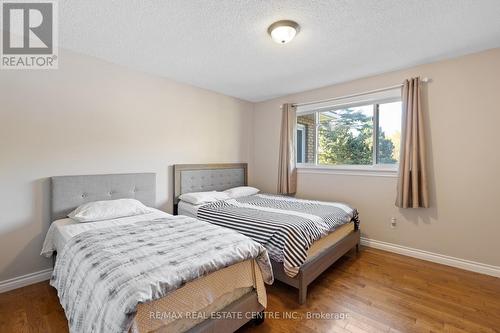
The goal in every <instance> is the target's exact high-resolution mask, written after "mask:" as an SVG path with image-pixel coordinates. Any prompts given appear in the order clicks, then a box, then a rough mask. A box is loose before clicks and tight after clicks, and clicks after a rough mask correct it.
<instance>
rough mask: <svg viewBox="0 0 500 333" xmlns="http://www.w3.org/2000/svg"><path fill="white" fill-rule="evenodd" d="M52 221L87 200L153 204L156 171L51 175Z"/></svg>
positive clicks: (65, 214)
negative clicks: (133, 201)
mask: <svg viewBox="0 0 500 333" xmlns="http://www.w3.org/2000/svg"><path fill="white" fill-rule="evenodd" d="M51 185H52V186H51V199H52V208H51V217H52V221H55V220H57V219H62V218H65V217H66V216H67V215H68V214H69V213H70V212H71V211H72V210H74V209H75V208H76V207H78V206H80V205H81V204H84V203H86V202H91V201H99V200H112V199H125V198H131V199H137V200H139V201H140V202H142V203H143V204H145V205H146V206H148V207H154V206H155V204H156V174H154V173H127V174H110V175H89V176H60V177H52V178H51Z"/></svg>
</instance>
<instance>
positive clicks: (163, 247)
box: [50, 216, 273, 333]
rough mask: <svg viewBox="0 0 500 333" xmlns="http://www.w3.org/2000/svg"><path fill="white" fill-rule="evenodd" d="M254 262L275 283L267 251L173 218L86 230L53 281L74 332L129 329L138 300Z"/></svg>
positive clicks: (64, 254) (230, 233)
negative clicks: (210, 274)
mask: <svg viewBox="0 0 500 333" xmlns="http://www.w3.org/2000/svg"><path fill="white" fill-rule="evenodd" d="M248 259H256V261H257V263H258V264H259V267H260V268H261V271H262V275H263V278H264V281H265V282H266V283H272V282H273V276H272V269H271V267H270V262H269V257H268V255H267V251H266V249H265V248H264V247H263V246H261V245H260V244H258V243H256V242H254V241H252V240H251V239H249V238H248V237H245V236H243V235H241V234H239V233H238V232H235V231H234V230H230V229H227V228H221V227H218V226H216V225H213V224H210V223H206V222H202V221H198V220H196V219H193V218H189V217H183V216H178V217H172V218H165V219H159V220H153V221H143V222H137V223H134V224H127V225H123V226H114V227H109V228H100V229H95V230H89V231H86V232H83V233H81V234H78V235H77V236H75V237H73V238H71V239H70V240H69V242H68V243H67V244H66V245H65V247H64V249H63V250H62V251H61V253H60V254H59V255H58V258H57V261H56V265H55V267H54V271H53V273H52V277H51V280H50V284H51V285H52V286H53V287H55V288H56V289H57V294H58V296H59V299H60V302H61V305H62V307H63V308H64V311H65V313H66V317H67V318H68V325H69V330H70V332H75V333H76V332H106V333H115V332H127V331H128V330H129V327H130V325H131V323H132V320H133V318H134V315H135V313H136V311H137V305H138V304H139V303H145V302H149V301H153V300H156V299H159V298H161V297H164V296H165V295H167V294H168V293H169V292H171V291H174V290H176V289H178V288H180V287H182V286H183V285H184V284H185V283H188V282H190V281H192V280H194V279H197V278H199V277H202V276H204V275H207V274H209V273H211V272H214V271H216V270H219V269H222V268H224V267H227V266H230V265H233V264H236V263H239V262H243V261H245V260H248Z"/></svg>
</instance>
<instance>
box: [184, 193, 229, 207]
mask: <svg viewBox="0 0 500 333" xmlns="http://www.w3.org/2000/svg"><path fill="white" fill-rule="evenodd" d="M179 199H180V200H182V201H185V202H189V203H190V204H193V205H201V204H204V203H210V202H215V201H219V200H227V199H231V198H230V197H229V196H228V195H227V193H224V192H217V191H208V192H192V193H184V194H182V195H181V196H179Z"/></svg>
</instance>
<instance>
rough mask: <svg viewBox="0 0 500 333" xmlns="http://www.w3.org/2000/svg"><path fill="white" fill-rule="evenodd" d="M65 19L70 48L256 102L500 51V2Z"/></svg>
mask: <svg viewBox="0 0 500 333" xmlns="http://www.w3.org/2000/svg"><path fill="white" fill-rule="evenodd" d="M280 19H291V20H295V21H297V22H298V23H299V24H300V25H301V31H300V33H299V35H298V36H297V37H296V38H295V39H294V40H293V41H292V42H291V43H289V44H286V45H278V44H276V43H274V42H273V41H272V40H271V39H270V38H269V36H268V35H267V32H266V29H267V27H268V26H269V25H270V24H271V23H272V22H274V21H277V20H280ZM59 21H60V29H59V32H60V46H61V47H63V48H67V49H70V50H73V51H76V52H80V53H83V54H88V55H92V56H96V57H99V58H102V59H105V60H108V61H110V62H113V63H117V64H121V65H125V66H128V67H130V68H134V69H138V70H141V71H145V72H148V73H152V74H156V75H161V76H165V77H168V78H172V79H174V80H177V81H180V82H185V83H189V84H192V85H195V86H198V87H203V88H207V89H210V90H214V91H217V92H220V93H223V94H226V95H230V96H235V97H239V98H242V99H245V100H249V101H262V100H266V99H270V98H274V97H278V96H281V95H286V94H290V93H294V92H298V91H303V90H308V89H313V88H317V87H321V86H326V85H329V84H334V83H338V82H343V81H347V80H352V79H355V78H359V77H363V76H368V75H372V74H377V73H382V72H386V71H391V70H395V69H399V68H404V67H408V66H412V65H416V64H421V63H427V62H431V61H435V60H439V59H444V58H448V57H453V56H458V55H462V54H466V53H472V52H476V51H480V50H484V49H488V48H494V47H499V46H500V1H499V0H405V1H402V0H331V1H325V0H323V1H321V0H317V1H308V0H283V1H275V0H265V1H264V0H212V1H208V0H166V1H161V0H150V1H132V0H120V1H118V0H117V1H110V0H107V1H103V0H85V1H82V0H65V1H59Z"/></svg>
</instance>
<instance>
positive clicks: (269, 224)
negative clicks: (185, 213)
mask: <svg viewBox="0 0 500 333" xmlns="http://www.w3.org/2000/svg"><path fill="white" fill-rule="evenodd" d="M196 217H197V218H199V219H200V220H203V221H208V222H210V223H213V224H216V225H220V226H223V227H227V228H231V229H234V230H237V231H239V232H241V233H242V234H244V235H246V236H248V237H250V238H252V239H253V240H255V241H257V242H259V243H261V244H263V245H264V246H265V247H266V249H267V250H268V252H269V255H270V256H271V258H272V259H273V260H276V261H278V262H283V266H284V270H285V273H286V274H287V275H288V276H290V277H295V276H296V275H297V274H298V272H299V270H300V266H301V265H302V264H303V263H304V262H305V261H306V259H307V250H308V249H309V248H310V247H311V245H312V244H313V243H314V242H315V241H317V240H318V239H320V238H321V237H323V236H326V235H328V234H329V233H331V232H333V231H334V230H335V229H336V228H338V227H339V226H341V225H344V224H346V223H349V222H353V223H354V224H355V227H356V229H357V228H358V227H359V218H358V212H357V210H356V209H354V208H352V207H350V206H348V205H346V204H343V203H340V202H324V201H316V200H304V199H297V198H292V197H285V196H278V195H271V194H256V195H251V196H247V197H242V198H238V199H230V200H221V201H217V202H214V203H210V204H206V205H204V206H201V207H200V208H199V209H198V211H197V216H196Z"/></svg>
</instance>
